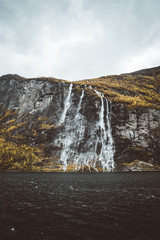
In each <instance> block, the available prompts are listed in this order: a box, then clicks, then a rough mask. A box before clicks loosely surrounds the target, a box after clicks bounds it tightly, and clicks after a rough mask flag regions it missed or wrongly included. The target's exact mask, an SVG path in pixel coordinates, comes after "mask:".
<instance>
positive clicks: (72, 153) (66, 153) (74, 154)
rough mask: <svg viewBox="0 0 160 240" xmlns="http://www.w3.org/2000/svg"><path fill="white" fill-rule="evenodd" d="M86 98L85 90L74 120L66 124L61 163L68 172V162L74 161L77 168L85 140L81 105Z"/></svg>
mask: <svg viewBox="0 0 160 240" xmlns="http://www.w3.org/2000/svg"><path fill="white" fill-rule="evenodd" d="M83 97H84V90H82V94H81V96H80V100H79V103H78V107H77V111H76V114H75V117H74V119H69V120H68V122H67V123H66V124H65V132H66V134H64V137H63V139H62V142H63V148H62V151H61V156H60V161H62V163H63V169H64V171H66V169H67V165H68V161H69V160H72V161H73V162H74V163H73V164H74V165H75V167H76V166H77V162H78V156H79V153H78V147H79V143H80V142H81V141H82V140H83V135H84V125H83V123H82V122H83V117H82V116H81V113H80V110H81V104H82V100H83Z"/></svg>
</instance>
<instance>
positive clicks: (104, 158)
mask: <svg viewBox="0 0 160 240" xmlns="http://www.w3.org/2000/svg"><path fill="white" fill-rule="evenodd" d="M94 91H95V92H96V93H97V95H98V96H99V97H100V98H101V109H100V113H99V122H98V127H99V129H100V135H99V136H98V137H97V141H96V142H95V150H96V151H97V146H98V144H100V145H101V150H100V153H99V156H97V158H98V159H99V161H100V162H101V165H102V168H103V171H104V170H108V171H111V170H113V168H114V146H113V137H112V128H111V114H110V109H109V101H108V100H107V99H105V98H104V95H103V94H102V93H100V92H98V91H96V90H94ZM104 100H106V116H105V115H104V113H105V108H104ZM110 106H111V102H110ZM105 119H106V120H107V121H106V123H107V126H106V125H105Z"/></svg>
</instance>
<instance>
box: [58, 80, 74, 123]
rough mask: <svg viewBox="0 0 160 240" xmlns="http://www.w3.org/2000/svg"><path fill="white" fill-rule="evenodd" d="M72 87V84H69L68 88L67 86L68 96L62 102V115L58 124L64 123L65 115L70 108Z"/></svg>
mask: <svg viewBox="0 0 160 240" xmlns="http://www.w3.org/2000/svg"><path fill="white" fill-rule="evenodd" d="M72 87H73V84H72V83H71V84H70V86H69V92H68V96H67V98H66V100H65V102H64V110H63V113H62V115H61V118H60V121H59V124H62V123H63V122H64V120H65V117H66V114H67V110H68V108H69V107H70V97H71V93H72Z"/></svg>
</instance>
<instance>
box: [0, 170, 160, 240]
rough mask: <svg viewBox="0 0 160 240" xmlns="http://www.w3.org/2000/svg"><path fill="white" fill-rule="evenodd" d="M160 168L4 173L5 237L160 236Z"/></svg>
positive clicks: (0, 192)
mask: <svg viewBox="0 0 160 240" xmlns="http://www.w3.org/2000/svg"><path fill="white" fill-rule="evenodd" d="M159 213H160V172H139V173H136V172H134V173H133V172H132V173H128V172H124V173H9V172H1V173H0V239H4V240H8V239H12V240H15V239H17V240H30V239H35V240H40V239H43V240H52V239H60V240H63V239H87V240H89V239H97V240H99V239H108V240H112V239H128V240H132V239H134V240H135V239H137V240H141V239H145V240H147V239H148V240H153V239H159V233H160V230H159V221H160V215H159Z"/></svg>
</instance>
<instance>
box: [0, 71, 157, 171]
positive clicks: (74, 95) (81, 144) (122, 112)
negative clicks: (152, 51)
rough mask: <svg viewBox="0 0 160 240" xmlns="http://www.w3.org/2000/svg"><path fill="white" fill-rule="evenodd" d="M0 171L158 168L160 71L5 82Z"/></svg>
mask: <svg viewBox="0 0 160 240" xmlns="http://www.w3.org/2000/svg"><path fill="white" fill-rule="evenodd" d="M0 149H1V151H0V169H1V170H40V171H83V170H84V171H85V170H90V171H121V170H123V171H124V170H126V171H127V170H157V169H160V167H159V166H160V157H159V156H160V67H157V68H152V69H145V70H141V71H137V72H134V73H130V74H121V75H113V76H106V77H105V76H104V77H100V78H96V79H87V80H82V81H77V82H68V81H63V80H58V79H55V78H34V79H26V78H22V77H20V76H18V75H5V76H2V77H1V78H0Z"/></svg>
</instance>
